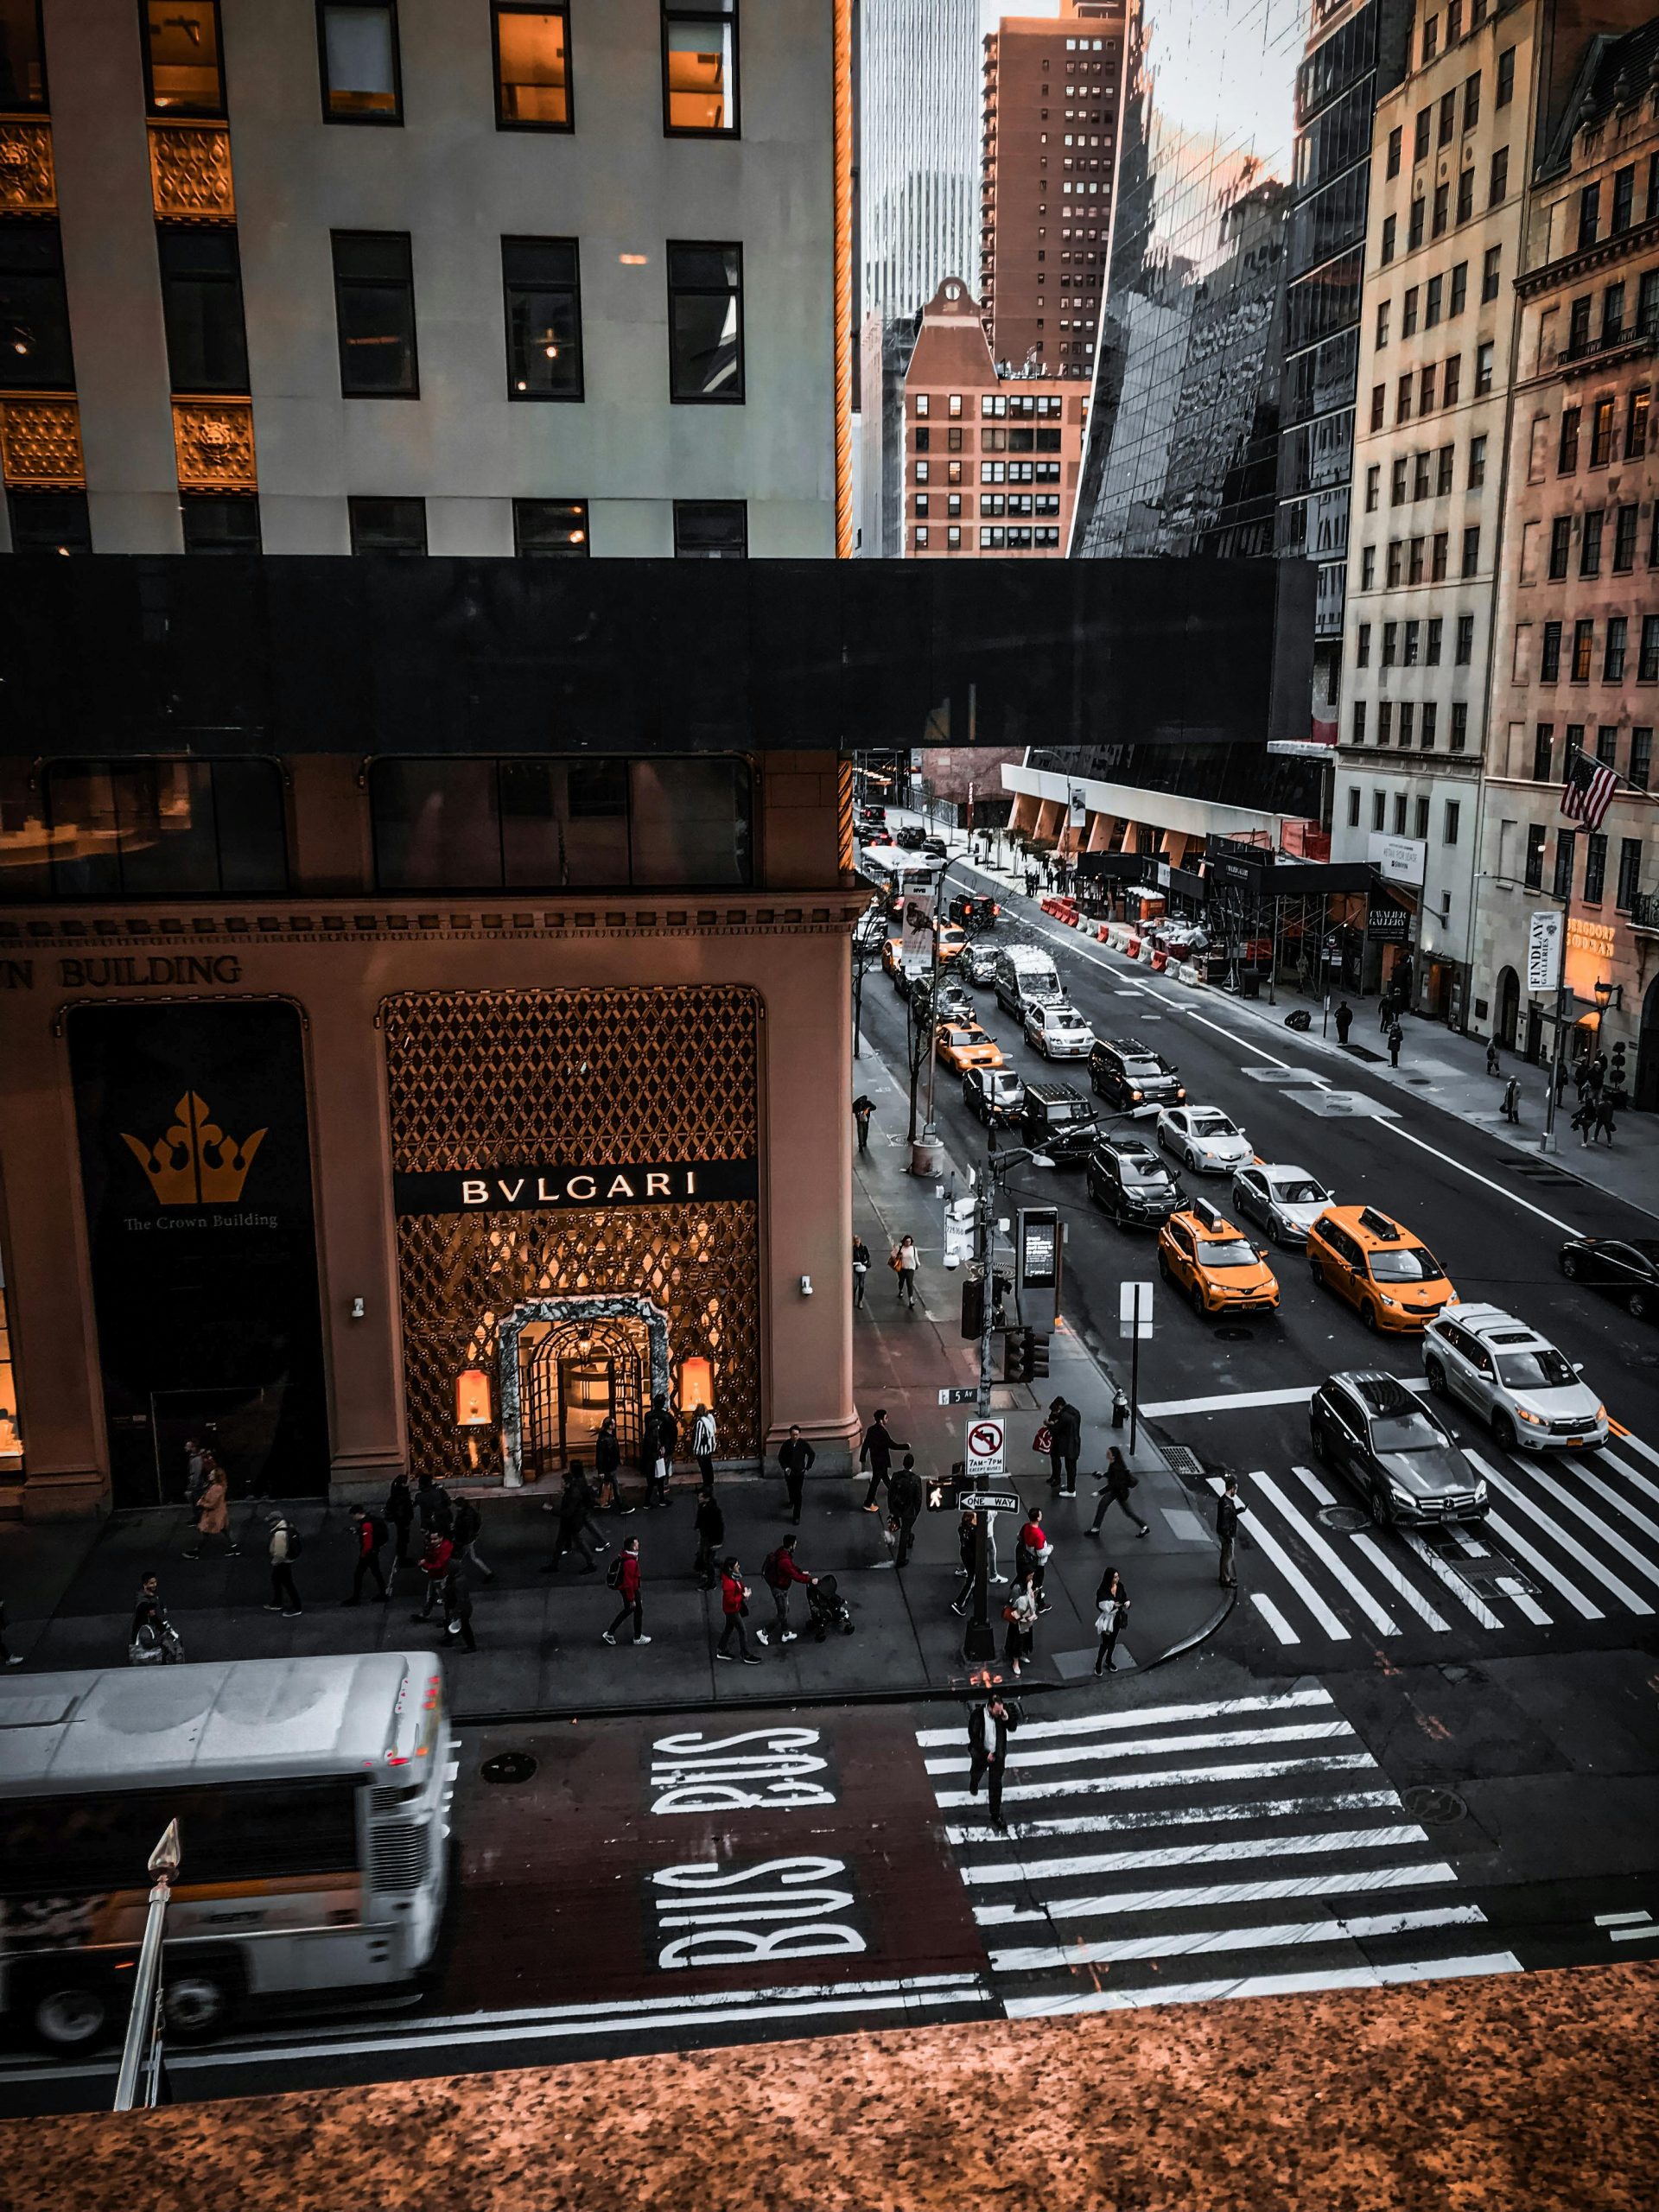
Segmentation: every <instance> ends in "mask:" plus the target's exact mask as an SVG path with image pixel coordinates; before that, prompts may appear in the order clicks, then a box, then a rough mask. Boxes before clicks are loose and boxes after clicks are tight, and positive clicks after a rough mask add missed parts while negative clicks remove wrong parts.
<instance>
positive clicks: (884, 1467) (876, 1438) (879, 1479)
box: [858, 1406, 910, 1513]
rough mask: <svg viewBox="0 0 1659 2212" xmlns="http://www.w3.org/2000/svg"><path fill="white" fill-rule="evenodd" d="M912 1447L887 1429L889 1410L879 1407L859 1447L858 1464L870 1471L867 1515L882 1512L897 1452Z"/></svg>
mask: <svg viewBox="0 0 1659 2212" xmlns="http://www.w3.org/2000/svg"><path fill="white" fill-rule="evenodd" d="M909 1449H910V1446H908V1445H907V1444H900V1443H899V1441H898V1440H897V1439H896V1438H895V1437H894V1436H893V1433H892V1431H891V1430H890V1429H889V1428H888V1427H887V1408H886V1407H885V1406H878V1407H877V1408H876V1409H875V1419H874V1421H872V1422H871V1423H870V1425H869V1427H868V1428H867V1429H866V1430H865V1432H864V1440H863V1442H862V1443H861V1445H860V1446H859V1447H858V1464H859V1465H860V1466H861V1467H868V1469H869V1471H870V1486H869V1488H868V1490H867V1491H865V1493H864V1510H865V1512H866V1513H879V1512H880V1510H881V1508H880V1503H879V1500H880V1496H881V1492H882V1490H883V1488H884V1487H885V1485H886V1484H887V1471H888V1469H889V1468H890V1467H891V1466H892V1465H893V1453H894V1452H907V1451H908V1450H909Z"/></svg>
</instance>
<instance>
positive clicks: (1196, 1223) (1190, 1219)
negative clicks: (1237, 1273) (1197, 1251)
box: [1171, 1202, 1244, 1244]
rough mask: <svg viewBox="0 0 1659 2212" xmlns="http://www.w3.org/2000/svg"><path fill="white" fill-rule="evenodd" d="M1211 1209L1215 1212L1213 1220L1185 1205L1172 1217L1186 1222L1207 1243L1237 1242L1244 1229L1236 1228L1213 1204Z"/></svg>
mask: <svg viewBox="0 0 1659 2212" xmlns="http://www.w3.org/2000/svg"><path fill="white" fill-rule="evenodd" d="M1201 1203H1202V1202H1201ZM1210 1211H1211V1213H1214V1214H1215V1218H1214V1220H1213V1221H1206V1220H1205V1217H1204V1216H1203V1215H1202V1214H1201V1213H1198V1212H1197V1211H1195V1210H1194V1209H1193V1208H1192V1206H1183V1207H1182V1208H1181V1209H1180V1211H1179V1212H1178V1213H1176V1214H1173V1216H1172V1217H1171V1218H1172V1219H1173V1220H1175V1221H1184V1222H1185V1223H1186V1224H1188V1226H1189V1227H1190V1228H1191V1229H1192V1230H1193V1231H1194V1232H1195V1234H1196V1235H1197V1236H1199V1237H1201V1238H1202V1239H1203V1241H1204V1242H1205V1243H1206V1244H1223V1243H1228V1244H1230V1243H1236V1242H1237V1241H1238V1239H1239V1238H1240V1237H1242V1236H1243V1234H1244V1232H1243V1230H1242V1229H1235V1228H1234V1226H1233V1224H1232V1223H1231V1222H1230V1221H1229V1220H1228V1218H1227V1217H1226V1215H1225V1214H1223V1213H1216V1211H1215V1208H1214V1207H1213V1206H1212V1207H1211V1209H1210Z"/></svg>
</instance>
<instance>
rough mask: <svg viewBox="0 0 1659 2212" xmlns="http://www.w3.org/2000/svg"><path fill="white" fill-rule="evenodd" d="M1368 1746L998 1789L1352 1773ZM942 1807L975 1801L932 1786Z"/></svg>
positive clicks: (1033, 1792) (1025, 1794)
mask: <svg viewBox="0 0 1659 2212" xmlns="http://www.w3.org/2000/svg"><path fill="white" fill-rule="evenodd" d="M1375 1766H1376V1760H1375V1759H1374V1758H1372V1757H1371V1755H1370V1752H1369V1751H1327V1752H1325V1753H1324V1754H1322V1755H1321V1756H1319V1757H1316V1758H1305V1759H1243V1760H1240V1761H1238V1762H1237V1763H1236V1764H1233V1765H1230V1766H1189V1767H1166V1768H1164V1769H1162V1770H1160V1771H1159V1772H1157V1773H1154V1774H1091V1775H1089V1776H1086V1777H1079V1778H1078V1779H1077V1780H1075V1781H1071V1782H1065V1781H1060V1782H1052V1781H1051V1782H1011V1783H1008V1785H1007V1788H1006V1789H1004V1790H1003V1792H1002V1796H1003V1799H1004V1802H1007V1800H1008V1799H1010V1798H1030V1797H1103V1796H1108V1795H1109V1794H1114V1793H1116V1791H1118V1790H1129V1789H1173V1788H1175V1787H1177V1786H1178V1785H1179V1786H1184V1785H1185V1784H1187V1783H1218V1782H1264V1781H1272V1780H1275V1779H1276V1778H1277V1777H1279V1776H1281V1775H1285V1774H1341V1773H1348V1774H1351V1773H1354V1772H1356V1771H1357V1770H1358V1769H1359V1768H1361V1767H1371V1768H1375ZM933 1795H934V1798H935V1801H936V1802H937V1803H938V1807H939V1808H940V1810H941V1811H942V1812H954V1811H956V1810H957V1809H958V1808H961V1807H962V1806H963V1805H972V1804H975V1803H976V1802H978V1801H977V1800H976V1798H974V1797H971V1796H969V1793H968V1792H967V1790H965V1789H936V1790H935V1791H934V1793H933Z"/></svg>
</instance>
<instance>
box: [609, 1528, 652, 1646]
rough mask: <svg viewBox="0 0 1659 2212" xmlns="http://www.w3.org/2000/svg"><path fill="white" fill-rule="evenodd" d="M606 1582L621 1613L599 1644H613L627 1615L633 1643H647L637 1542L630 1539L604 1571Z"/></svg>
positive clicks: (631, 1537) (633, 1538) (634, 1539)
mask: <svg viewBox="0 0 1659 2212" xmlns="http://www.w3.org/2000/svg"><path fill="white" fill-rule="evenodd" d="M605 1580H606V1581H607V1583H609V1585H610V1586H611V1588H612V1589H613V1590H614V1591H615V1592H616V1594H617V1596H618V1597H619V1598H620V1599H621V1601H622V1605H621V1611H620V1612H619V1613H618V1614H617V1617H616V1618H615V1619H614V1620H613V1622H612V1623H611V1624H610V1626H609V1628H607V1630H605V1631H604V1633H603V1634H602V1635H601V1637H600V1639H599V1640H600V1642H601V1643H615V1642H616V1631H617V1630H618V1629H620V1627H621V1625H622V1624H623V1622H624V1621H625V1620H626V1619H627V1618H628V1617H629V1615H630V1614H632V1617H633V1640H634V1642H635V1643H650V1642H651V1638H650V1637H648V1636H647V1635H646V1634H645V1600H644V1599H642V1597H641V1596H640V1594H639V1591H640V1583H639V1537H638V1536H630V1537H629V1538H628V1541H627V1542H626V1544H624V1545H623V1547H622V1549H621V1550H620V1553H619V1554H617V1556H616V1557H615V1558H614V1559H613V1560H612V1561H611V1563H610V1565H609V1566H608V1567H607V1568H606V1570H605Z"/></svg>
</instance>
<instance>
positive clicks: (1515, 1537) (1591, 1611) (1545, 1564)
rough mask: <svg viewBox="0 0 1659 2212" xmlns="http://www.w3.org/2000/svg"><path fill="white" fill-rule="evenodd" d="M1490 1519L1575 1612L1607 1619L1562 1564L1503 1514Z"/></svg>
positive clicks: (1513, 1549)
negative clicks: (1562, 1568)
mask: <svg viewBox="0 0 1659 2212" xmlns="http://www.w3.org/2000/svg"><path fill="white" fill-rule="evenodd" d="M1488 1518H1489V1521H1490V1523H1491V1527H1492V1528H1494V1529H1496V1530H1497V1533H1498V1535H1500V1536H1502V1537H1503V1541H1504V1542H1505V1543H1506V1544H1507V1545H1508V1546H1509V1548H1510V1550H1511V1551H1512V1552H1519V1553H1520V1554H1521V1556H1522V1559H1524V1560H1529V1562H1530V1563H1531V1565H1532V1566H1534V1567H1536V1569H1537V1570H1538V1572H1539V1573H1540V1574H1541V1575H1542V1577H1543V1579H1544V1580H1545V1581H1546V1582H1548V1584H1549V1585H1550V1586H1551V1588H1552V1589H1555V1590H1559V1591H1560V1593H1561V1595H1562V1597H1563V1598H1565V1599H1566V1600H1567V1604H1568V1605H1571V1606H1572V1607H1573V1611H1575V1612H1577V1613H1579V1614H1580V1615H1582V1617H1583V1618H1585V1619H1586V1620H1587V1621H1599V1620H1605V1618H1607V1617H1606V1615H1605V1613H1604V1612H1603V1611H1602V1610H1601V1607H1600V1606H1599V1605H1595V1604H1593V1603H1592V1600H1591V1599H1588V1598H1586V1596H1585V1594H1584V1592H1583V1591H1582V1590H1580V1588H1579V1586H1578V1585H1577V1584H1576V1583H1575V1582H1573V1581H1571V1580H1569V1579H1568V1577H1567V1575H1565V1574H1563V1573H1562V1572H1561V1570H1560V1567H1556V1566H1554V1564H1553V1563H1552V1562H1551V1561H1550V1560H1548V1559H1546V1558H1545V1556H1544V1554H1543V1553H1542V1552H1541V1551H1540V1550H1539V1548H1538V1547H1537V1545H1536V1544H1535V1543H1531V1542H1529V1541H1528V1539H1527V1538H1526V1537H1525V1536H1523V1535H1522V1534H1521V1531H1520V1530H1519V1529H1516V1528H1512V1527H1511V1526H1510V1523H1509V1522H1507V1521H1506V1520H1504V1519H1503V1516H1502V1515H1501V1514H1497V1513H1494V1514H1491V1515H1490V1516H1488Z"/></svg>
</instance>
